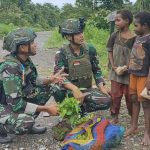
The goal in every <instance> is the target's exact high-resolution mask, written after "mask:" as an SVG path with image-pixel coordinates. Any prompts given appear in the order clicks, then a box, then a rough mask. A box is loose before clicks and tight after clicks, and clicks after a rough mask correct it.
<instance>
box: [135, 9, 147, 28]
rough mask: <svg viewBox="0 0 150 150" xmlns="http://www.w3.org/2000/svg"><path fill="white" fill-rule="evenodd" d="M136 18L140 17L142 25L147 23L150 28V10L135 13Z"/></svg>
mask: <svg viewBox="0 0 150 150" xmlns="http://www.w3.org/2000/svg"><path fill="white" fill-rule="evenodd" d="M135 19H138V21H139V23H140V24H141V25H145V24H146V25H147V26H148V27H149V29H150V12H148V11H142V12H139V13H137V14H136V15H135Z"/></svg>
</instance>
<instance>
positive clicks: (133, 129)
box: [124, 127, 139, 137]
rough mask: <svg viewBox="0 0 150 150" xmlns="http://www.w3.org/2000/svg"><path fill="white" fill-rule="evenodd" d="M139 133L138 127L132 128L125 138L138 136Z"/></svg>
mask: <svg viewBox="0 0 150 150" xmlns="http://www.w3.org/2000/svg"><path fill="white" fill-rule="evenodd" d="M138 132H139V130H138V128H137V127H131V128H129V129H128V130H127V131H126V133H125V135H124V137H128V136H130V135H132V134H136V133H138Z"/></svg>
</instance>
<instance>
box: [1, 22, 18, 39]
mask: <svg viewBox="0 0 150 150" xmlns="http://www.w3.org/2000/svg"><path fill="white" fill-rule="evenodd" d="M15 28H17V27H16V26H14V25H13V23H10V24H8V25H6V24H3V23H0V37H2V36H4V35H6V34H7V33H8V32H10V31H11V30H12V29H15Z"/></svg>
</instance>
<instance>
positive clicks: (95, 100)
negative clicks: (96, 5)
mask: <svg viewBox="0 0 150 150" xmlns="http://www.w3.org/2000/svg"><path fill="white" fill-rule="evenodd" d="M84 27H85V23H84V19H83V18H80V19H79V20H77V19H68V20H66V21H65V22H64V23H63V24H62V25H61V26H60V29H59V31H60V33H61V35H62V36H63V37H64V38H66V39H67V40H68V41H69V44H67V45H64V46H63V47H62V48H61V49H60V50H59V51H57V53H56V56H55V67H54V73H57V72H58V71H59V70H60V69H62V68H64V72H65V73H66V74H68V75H69V76H68V77H67V79H66V81H65V82H64V84H63V87H64V88H65V89H69V90H71V91H72V93H73V95H74V97H76V98H77V99H79V100H81V101H82V102H81V103H82V104H83V106H84V107H83V108H84V109H85V111H88V112H90V111H95V110H99V109H101V110H102V109H108V108H109V106H110V96H109V94H108V89H107V88H106V87H105V83H104V79H103V78H102V72H101V69H100V67H99V61H98V56H97V52H96V49H95V48H94V47H93V46H92V45H91V44H87V43H85V40H84V35H83V29H84ZM92 76H93V77H94V79H95V82H96V85H97V87H98V88H97V89H93V88H91V87H92ZM85 92H88V95H87V96H85V94H83V93H85ZM60 93H61V94H60ZM57 95H58V96H57ZM56 96H57V97H56ZM65 96H66V91H65V90H63V89H62V92H59V94H56V95H55V99H56V100H58V101H61V100H63V99H64V97H65ZM84 96H85V97H84ZM83 100H84V102H83Z"/></svg>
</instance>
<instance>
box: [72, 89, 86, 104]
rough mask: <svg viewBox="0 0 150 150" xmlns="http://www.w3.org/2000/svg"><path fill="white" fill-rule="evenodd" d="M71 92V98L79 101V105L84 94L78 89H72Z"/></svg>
mask: <svg viewBox="0 0 150 150" xmlns="http://www.w3.org/2000/svg"><path fill="white" fill-rule="evenodd" d="M72 92H73V96H74V97H75V98H76V99H77V100H79V101H80V103H81V104H82V103H83V101H84V97H85V94H84V93H82V92H81V91H80V89H78V88H76V89H74V90H73V91H72Z"/></svg>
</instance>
